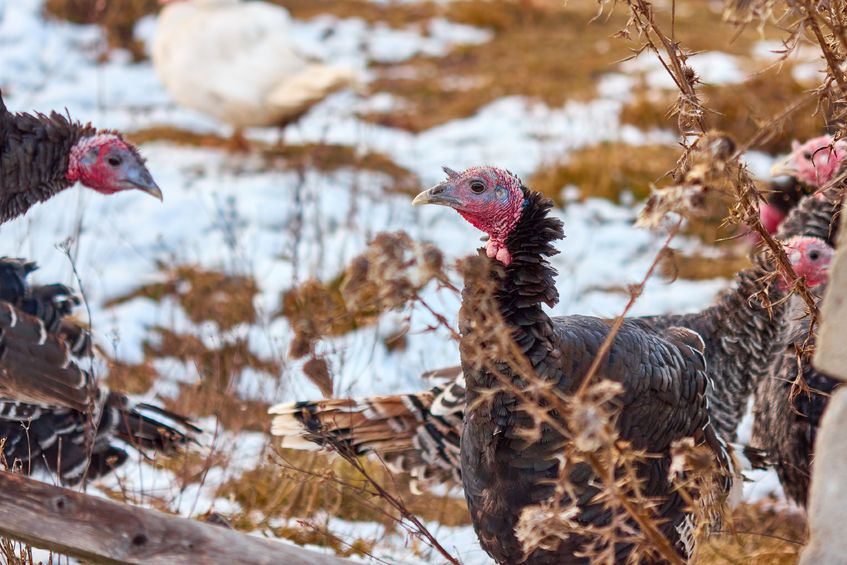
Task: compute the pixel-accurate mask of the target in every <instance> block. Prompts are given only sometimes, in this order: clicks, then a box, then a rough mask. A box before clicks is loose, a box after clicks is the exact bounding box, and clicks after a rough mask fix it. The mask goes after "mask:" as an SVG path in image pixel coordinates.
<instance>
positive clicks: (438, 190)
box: [412, 181, 461, 208]
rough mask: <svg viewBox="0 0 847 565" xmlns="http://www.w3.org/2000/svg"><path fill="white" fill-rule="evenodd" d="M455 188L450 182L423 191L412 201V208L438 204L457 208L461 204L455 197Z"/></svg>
mask: <svg viewBox="0 0 847 565" xmlns="http://www.w3.org/2000/svg"><path fill="white" fill-rule="evenodd" d="M455 192H456V187H455V186H454V185H453V183H451V182H450V181H444V182H440V183H438V184H436V185H435V186H433V187H432V188H430V189H429V190H424V191H423V192H421V193H420V194H418V195H417V196H415V199H414V200H412V206H420V205H422V204H438V205H440V206H450V207H451V208H455V207H457V206H458V205H459V204H460V203H461V202H460V200H459V198H458V197H457V196H456V195H455Z"/></svg>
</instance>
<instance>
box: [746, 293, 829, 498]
mask: <svg viewBox="0 0 847 565" xmlns="http://www.w3.org/2000/svg"><path fill="white" fill-rule="evenodd" d="M821 282H822V283H823V282H825V281H821ZM818 293H819V294H821V295H822V294H823V289H822V288H821V289H819V290H818ZM792 306H793V307H792V310H791V314H790V315H789V316H788V319H789V331H788V332H787V333H788V337H787V339H786V340H785V343H786V345H785V348H784V350H783V352H782V354H781V355H780V356H779V357H778V359H777V361H776V362H775V363H774V365H773V368H772V369H771V372H770V375H768V378H766V379H763V380H762V381H761V382H760V383H759V386H758V388H757V390H756V397H755V403H754V405H753V416H754V420H753V436H752V441H751V444H752V445H753V446H754V447H757V448H759V449H761V450H763V451H764V452H765V453H767V454H768V456H769V458H770V459H771V460H772V461H773V463H774V464H775V466H776V472H777V475H778V476H779V481H780V483H781V484H782V488H783V490H784V491H785V493H786V494H787V495H788V497H789V498H790V499H792V500H793V501H794V502H796V503H797V504H800V505H802V506H806V503H807V501H808V496H809V483H810V480H811V475H812V464H813V461H814V448H815V438H816V437H817V431H818V426H819V425H820V422H821V418H822V417H823V414H824V411H825V410H826V407H827V405H828V403H829V398H830V396H831V395H832V393H833V392H834V390H835V388H836V387H837V386H838V385H839V384H840V381H838V380H836V379H833V378H830V377H828V376H826V375H824V374H823V373H821V372H819V371H817V370H815V368H814V367H813V365H812V352H813V351H814V346H815V335H814V333H812V334H810V332H809V330H810V326H811V322H810V318H809V316H808V315H807V314H806V311H805V310H806V308H805V304H804V303H802V302H801V301H800V300H798V299H796V298H795V299H793V300H792ZM795 387H796V388H795Z"/></svg>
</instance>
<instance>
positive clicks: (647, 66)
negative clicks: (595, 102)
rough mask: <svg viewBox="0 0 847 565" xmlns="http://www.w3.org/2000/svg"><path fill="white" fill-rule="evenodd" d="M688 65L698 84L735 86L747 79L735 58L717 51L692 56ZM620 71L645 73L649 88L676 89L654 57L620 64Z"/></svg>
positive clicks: (635, 59) (642, 57)
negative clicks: (698, 78) (694, 73)
mask: <svg viewBox="0 0 847 565" xmlns="http://www.w3.org/2000/svg"><path fill="white" fill-rule="evenodd" d="M688 65H689V66H690V67H691V68H693V69H694V71H695V72H696V73H697V76H699V77H700V82H703V83H706V84H714V85H718V84H736V83H739V82H743V81H744V80H745V79H746V78H747V75H746V74H745V73H744V72H743V71H742V70H741V64H740V62H739V59H738V58H737V57H735V56H733V55H729V54H727V53H720V52H718V51H708V52H705V53H697V54H694V55H692V56H690V57H689V58H688ZM621 70H623V71H625V72H627V73H637V72H643V73H645V75H646V79H647V84H648V85H649V86H650V87H651V88H667V89H672V90H676V88H677V87H676V83H674V81H673V79H672V78H671V76H670V75H669V74H668V72H667V70H665V68H664V66H662V64H661V63H660V62H659V60H658V59H657V58H656V57H652V56H647V55H642V56H639V57H636V58H634V59H629V60H628V61H625V62H624V63H622V64H621Z"/></svg>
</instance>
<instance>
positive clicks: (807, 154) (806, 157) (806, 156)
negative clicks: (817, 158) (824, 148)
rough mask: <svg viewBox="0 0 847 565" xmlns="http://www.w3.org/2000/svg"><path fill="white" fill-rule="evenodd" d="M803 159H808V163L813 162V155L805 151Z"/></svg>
mask: <svg viewBox="0 0 847 565" xmlns="http://www.w3.org/2000/svg"><path fill="white" fill-rule="evenodd" d="M803 158H804V159H806V160H807V161H811V160H812V154H811V153H810V152H809V151H804V152H803Z"/></svg>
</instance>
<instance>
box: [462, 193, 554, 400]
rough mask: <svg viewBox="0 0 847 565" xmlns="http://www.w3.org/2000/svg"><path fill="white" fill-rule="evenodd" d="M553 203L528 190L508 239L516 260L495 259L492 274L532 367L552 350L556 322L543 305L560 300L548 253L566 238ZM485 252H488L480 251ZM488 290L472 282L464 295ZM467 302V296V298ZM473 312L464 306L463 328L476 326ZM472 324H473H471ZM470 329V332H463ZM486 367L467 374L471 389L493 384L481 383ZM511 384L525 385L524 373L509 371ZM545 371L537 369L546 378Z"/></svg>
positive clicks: (517, 340)
mask: <svg viewBox="0 0 847 565" xmlns="http://www.w3.org/2000/svg"><path fill="white" fill-rule="evenodd" d="M552 206H553V202H552V201H551V200H550V199H548V198H546V197H544V196H542V195H541V194H540V193H537V192H532V191H530V190H528V189H526V188H524V203H523V210H522V212H521V217H520V219H519V220H518V222H517V224H516V225H515V227H514V228H513V229H512V231H511V232H510V233H509V235H508V237H507V238H506V247H507V249H508V250H509V252H510V253H511V256H512V261H511V263H510V264H509V265H508V266H504V265H502V264H501V263H500V262H498V261H496V260H491V261H492V263H493V265H492V273H491V277H492V278H493V280H494V281H495V284H496V287H495V290H494V298H495V300H496V302H497V306H498V309H499V311H500V314H501V315H502V317H503V320H504V321H505V322H506V324H507V325H508V326H509V327H510V328H511V330H512V338H513V340H514V342H515V344H516V345H517V347H518V348H519V349H520V350H521V351H522V352H523V354H524V355H525V356H526V358H527V360H528V361H529V362H530V363H531V364H532V366H533V368H536V369H537V368H539V366H540V365H541V361H542V360H543V359H544V358H545V357H546V356H547V355H548V354H550V352H551V351H552V349H553V347H552V337H553V324H552V321H551V319H550V317H549V316H548V315H547V314H546V313H545V312H544V311H543V310H542V308H541V304H542V303H544V304H547V305H548V306H554V305H555V304H556V302H558V300H559V293H558V291H557V290H556V283H555V277H556V275H557V273H556V270H555V269H554V268H553V267H551V266H550V263H549V262H548V261H547V257H550V256H552V255H555V254H557V253H558V251H557V250H556V248H555V247H554V246H553V242H554V241H556V240H559V239H562V238H563V237H564V233H563V231H562V222H561V221H560V220H558V219H556V218H551V217H548V213H549V211H550V209H551V208H552ZM481 254H484V252H481ZM482 292H484V290H483V289H481V288H479V285H476V284H474V283H473V282H468V283H467V284H466V285H465V289H464V291H463V296H464V297H465V298H468V297H469V296H474V295H479V294H481V293H482ZM463 302H464V300H463ZM473 315H474V313H473V312H470V313H469V312H465V311H464V308H463V313H462V319H463V322H462V326H463V328H466V329H467V328H470V327H472V323H473ZM468 322H470V323H468ZM463 333H467V332H463ZM479 373H487V371H482V372H477V371H473V372H471V374H468V373H466V378H467V379H468V388H469V390H468V392H469V394H472V389H473V388H474V387H475V386H480V385H482V386H486V387H487V386H491V385H493V384H494V383H493V382H479V381H480V378H481V375H480V374H479ZM506 373H507V377H508V378H510V379H511V380H512V381H513V382H516V383H522V382H523V380H522V379H521V378H520V376H518V375H515V374H514V372H513V371H506ZM544 373H545V371H541V372H539V376H541V377H542V378H544V377H545V376H546V375H545V374H544Z"/></svg>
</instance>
